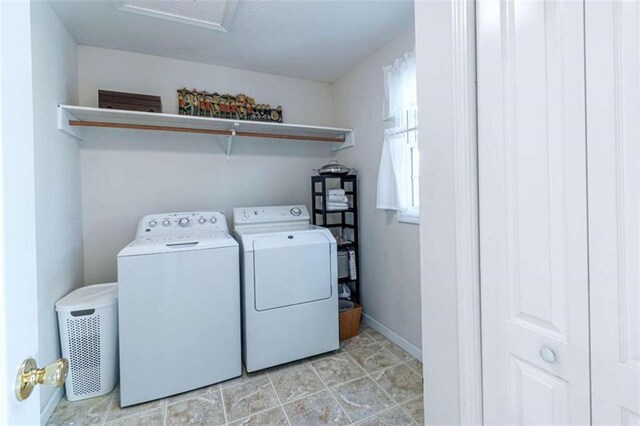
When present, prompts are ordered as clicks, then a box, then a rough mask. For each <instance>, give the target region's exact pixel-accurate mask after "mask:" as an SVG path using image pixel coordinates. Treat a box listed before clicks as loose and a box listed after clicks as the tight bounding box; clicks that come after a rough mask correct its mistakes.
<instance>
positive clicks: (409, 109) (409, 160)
mask: <svg viewBox="0 0 640 426" xmlns="http://www.w3.org/2000/svg"><path fill="white" fill-rule="evenodd" d="M383 71H384V83H385V95H386V96H385V109H384V112H383V119H384V120H385V121H388V122H391V123H392V124H391V126H389V127H388V128H387V129H386V130H385V134H384V144H383V149H382V156H381V159H380V170H379V173H378V201H377V207H378V208H379V209H385V210H396V211H397V212H398V220H399V221H400V222H408V223H418V216H419V215H418V213H419V207H420V195H419V179H420V177H419V171H420V153H419V151H418V108H417V102H416V100H417V85H416V72H415V55H414V54H413V53H407V54H405V55H404V57H403V58H400V59H398V60H396V61H395V62H394V63H393V64H392V65H389V66H387V67H384V69H383Z"/></svg>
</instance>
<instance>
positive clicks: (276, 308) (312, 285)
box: [233, 205, 340, 372]
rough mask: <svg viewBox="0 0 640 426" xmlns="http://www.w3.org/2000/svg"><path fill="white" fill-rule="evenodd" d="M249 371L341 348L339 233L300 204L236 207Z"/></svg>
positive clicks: (246, 359)
mask: <svg viewBox="0 0 640 426" xmlns="http://www.w3.org/2000/svg"><path fill="white" fill-rule="evenodd" d="M233 216H234V232H235V235H236V237H237V238H238V241H239V242H240V246H241V251H242V255H241V259H242V262H241V264H242V268H241V269H242V317H243V358H244V363H245V367H246V369H247V371H249V372H252V371H256V370H261V369H263V368H267V367H271V366H274V365H279V364H284V363H286V362H290V361H294V360H297V359H301V358H306V357H309V356H313V355H317V354H321V353H324V352H328V351H332V350H336V349H338V347H339V345H340V342H339V329H338V288H337V287H338V272H337V250H336V240H335V238H334V237H333V235H332V234H331V232H330V231H329V230H328V229H326V228H321V227H318V226H314V225H310V224H309V213H308V212H307V209H306V207H305V206H302V205H301V206H277V207H251V208H237V209H234V212H233Z"/></svg>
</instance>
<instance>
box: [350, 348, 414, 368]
mask: <svg viewBox="0 0 640 426" xmlns="http://www.w3.org/2000/svg"><path fill="white" fill-rule="evenodd" d="M349 356H351V358H353V359H354V360H355V361H356V362H357V363H358V365H360V366H361V367H362V368H363V369H364V370H365V371H366V372H367V373H369V374H371V373H375V372H376V371H380V370H384V369H385V368H389V367H391V366H393V365H398V364H400V363H401V362H402V361H400V359H399V358H397V357H396V356H395V355H393V354H392V353H391V352H389V351H388V350H387V349H385V348H383V347H382V345H380V344H378V343H375V344H373V345H368V346H363V347H361V348H357V349H354V350H352V351H349Z"/></svg>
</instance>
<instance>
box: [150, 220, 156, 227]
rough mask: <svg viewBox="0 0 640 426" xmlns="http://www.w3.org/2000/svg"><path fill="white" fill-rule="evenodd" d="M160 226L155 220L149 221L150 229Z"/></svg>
mask: <svg viewBox="0 0 640 426" xmlns="http://www.w3.org/2000/svg"><path fill="white" fill-rule="evenodd" d="M157 224H158V222H156V221H155V220H150V221H149V227H151V228H153V227H154V226H156V225H157Z"/></svg>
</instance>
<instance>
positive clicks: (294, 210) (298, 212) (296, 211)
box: [290, 207, 302, 216]
mask: <svg viewBox="0 0 640 426" xmlns="http://www.w3.org/2000/svg"><path fill="white" fill-rule="evenodd" d="M290 211H291V214H292V215H294V216H300V215H301V214H302V210H300V208H299V207H294V208H292V209H291V210H290Z"/></svg>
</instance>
